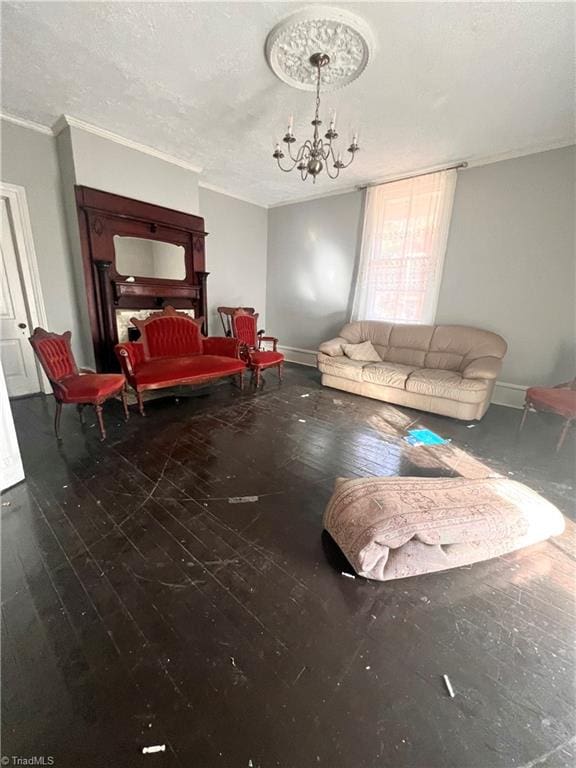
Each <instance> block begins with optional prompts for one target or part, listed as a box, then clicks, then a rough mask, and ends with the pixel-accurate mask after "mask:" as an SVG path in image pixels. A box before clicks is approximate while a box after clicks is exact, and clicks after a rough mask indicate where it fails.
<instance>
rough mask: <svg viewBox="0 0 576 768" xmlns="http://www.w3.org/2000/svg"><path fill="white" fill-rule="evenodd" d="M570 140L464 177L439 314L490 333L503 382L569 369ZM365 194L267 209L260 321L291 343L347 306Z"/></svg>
mask: <svg viewBox="0 0 576 768" xmlns="http://www.w3.org/2000/svg"><path fill="white" fill-rule="evenodd" d="M575 156H576V148H575V147H568V148H564V149H557V150H551V151H549V152H541V153H538V154H534V155H529V156H526V157H522V158H517V159H514V160H506V161H503V162H499V163H493V164H491V165H486V166H481V167H478V168H471V169H468V170H466V171H463V172H461V173H460V175H459V177H458V183H457V187H456V197H455V201H454V211H453V215H452V223H451V227H450V235H449V238H448V248H447V254H446V262H445V265H444V274H443V279H442V285H441V290H440V298H439V304H438V313H437V322H442V323H462V324H464V325H476V326H478V327H480V328H486V329H489V330H493V331H496V332H498V333H500V334H502V336H504V338H505V339H506V340H507V341H508V344H509V351H508V355H507V357H506V359H505V361H504V366H503V370H502V373H501V375H500V380H501V381H505V382H509V383H512V384H525V385H530V384H534V383H543V384H546V383H557V382H558V381H563V380H567V379H569V378H571V377H573V376H574V374H575V361H574V338H575V316H574V306H575V274H574V273H575V246H574V211H575V207H574V170H575ZM361 208H362V193H360V192H352V193H349V194H347V195H338V196H334V197H327V198H323V199H320V200H316V201H312V202H305V203H300V204H296V205H286V206H282V207H280V208H273V209H271V210H270V212H269V232H268V248H269V252H268V290H267V297H268V323H269V325H270V329H271V330H274V333H275V334H276V335H277V336H279V337H280V339H281V342H282V343H283V344H285V345H288V346H293V347H300V348H304V349H312V350H313V349H316V347H317V345H318V343H319V342H320V341H322V340H324V339H328V338H330V337H331V336H333V335H336V332H337V331H338V329H339V327H340V326H341V325H342V324H343V323H344V322H346V320H347V319H348V317H349V314H350V291H351V284H352V279H353V270H354V264H355V260H356V258H357V253H358V244H359V239H360V235H361V233H360V227H361V218H362V213H361Z"/></svg>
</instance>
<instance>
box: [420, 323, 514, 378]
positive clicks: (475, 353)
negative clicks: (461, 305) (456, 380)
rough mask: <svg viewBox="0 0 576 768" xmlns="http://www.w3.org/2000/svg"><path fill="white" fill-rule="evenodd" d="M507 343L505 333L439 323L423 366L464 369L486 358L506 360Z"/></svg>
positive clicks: (454, 369) (453, 369)
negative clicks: (477, 360) (502, 334)
mask: <svg viewBox="0 0 576 768" xmlns="http://www.w3.org/2000/svg"><path fill="white" fill-rule="evenodd" d="M506 349H507V344H506V342H505V341H504V339H503V338H502V337H501V336H498V334H496V333H492V332H491V331H484V330H482V329H481V328H471V327H468V326H465V325H437V326H435V328H434V334H433V336H432V339H431V341H430V345H429V348H428V352H427V354H426V360H425V363H424V365H423V367H426V368H442V369H444V370H452V371H460V372H462V370H463V369H464V368H465V367H466V366H467V365H468V364H469V363H470V362H471V361H472V360H476V359H478V358H482V357H495V358H498V359H500V360H501V359H502V358H503V357H504V355H505V354H506Z"/></svg>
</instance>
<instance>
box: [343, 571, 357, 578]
mask: <svg viewBox="0 0 576 768" xmlns="http://www.w3.org/2000/svg"><path fill="white" fill-rule="evenodd" d="M341 573H342V576H346V577H347V578H349V579H355V578H356V576H354V574H353V573H346V571H342V572H341Z"/></svg>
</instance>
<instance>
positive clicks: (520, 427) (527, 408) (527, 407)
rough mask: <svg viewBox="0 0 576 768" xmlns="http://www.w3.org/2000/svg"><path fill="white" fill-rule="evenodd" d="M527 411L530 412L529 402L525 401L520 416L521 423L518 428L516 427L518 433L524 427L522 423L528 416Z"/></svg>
mask: <svg viewBox="0 0 576 768" xmlns="http://www.w3.org/2000/svg"><path fill="white" fill-rule="evenodd" d="M529 410H530V402H529V401H528V400H526V403H525V405H524V413H523V414H522V421H521V422H520V426H519V427H518V432H521V431H522V428H523V427H524V422H525V421H526V417H527V416H528V411H529Z"/></svg>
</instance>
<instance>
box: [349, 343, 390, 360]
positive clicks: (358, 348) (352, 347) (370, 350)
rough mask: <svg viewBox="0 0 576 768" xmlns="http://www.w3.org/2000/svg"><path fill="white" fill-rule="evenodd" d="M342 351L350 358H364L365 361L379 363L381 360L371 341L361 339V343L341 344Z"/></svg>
mask: <svg viewBox="0 0 576 768" xmlns="http://www.w3.org/2000/svg"><path fill="white" fill-rule="evenodd" d="M342 351H343V352H344V354H345V355H346V357H349V358H350V360H364V362H366V363H379V362H380V361H381V360H382V358H381V357H380V355H379V354H378V352H376V350H375V349H374V347H373V346H372V342H371V341H363V342H362V343H361V344H343V345H342Z"/></svg>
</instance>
